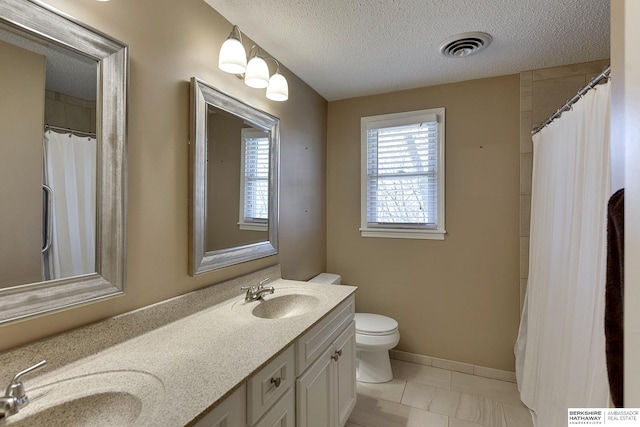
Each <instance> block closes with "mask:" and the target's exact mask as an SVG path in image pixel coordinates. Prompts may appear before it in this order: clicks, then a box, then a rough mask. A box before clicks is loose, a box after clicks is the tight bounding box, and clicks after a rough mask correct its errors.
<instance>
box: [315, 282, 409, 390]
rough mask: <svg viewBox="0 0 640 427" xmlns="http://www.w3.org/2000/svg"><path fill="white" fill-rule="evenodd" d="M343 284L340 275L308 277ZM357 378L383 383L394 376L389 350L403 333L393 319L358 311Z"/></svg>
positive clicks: (356, 316) (367, 381)
mask: <svg viewBox="0 0 640 427" xmlns="http://www.w3.org/2000/svg"><path fill="white" fill-rule="evenodd" d="M309 282H314V283H324V284H332V285H340V284H341V283H342V277H341V276H339V275H338V274H331V273H321V274H319V275H317V276H316V277H314V278H313V279H311V280H309ZM355 321H356V362H357V363H356V379H357V380H358V381H360V382H366V383H384V382H387V381H391V380H392V379H393V373H392V372H391V362H390V361H389V350H391V349H392V348H394V347H395V346H396V345H398V341H400V332H399V331H398V322H397V321H395V320H394V319H392V318H390V317H387V316H383V315H381V314H373V313H356V314H355Z"/></svg>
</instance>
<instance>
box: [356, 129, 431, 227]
mask: <svg viewBox="0 0 640 427" xmlns="http://www.w3.org/2000/svg"><path fill="white" fill-rule="evenodd" d="M437 130H438V123H437V122H428V123H416V124H411V125H404V126H396V127H388V128H379V129H368V130H367V182H368V185H367V222H368V224H369V225H370V226H375V225H379V224H384V225H386V226H388V225H402V224H406V225H411V226H425V227H427V228H436V224H437V215H438V199H437V185H436V184H437V181H436V178H437V167H438V164H437V155H438V154H437V151H438V150H437V148H438V145H437Z"/></svg>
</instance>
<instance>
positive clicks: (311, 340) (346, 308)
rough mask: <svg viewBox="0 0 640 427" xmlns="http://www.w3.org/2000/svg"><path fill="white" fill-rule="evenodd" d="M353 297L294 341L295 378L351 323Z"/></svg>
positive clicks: (353, 306) (353, 309)
mask: <svg viewBox="0 0 640 427" xmlns="http://www.w3.org/2000/svg"><path fill="white" fill-rule="evenodd" d="M354 313H355V297H354V296H353V295H351V296H350V297H349V298H347V299H346V300H344V301H343V302H341V303H340V305H338V306H337V307H336V308H335V309H334V310H333V311H332V312H331V313H329V314H328V315H327V316H326V317H325V318H324V319H322V320H321V321H320V322H319V323H318V324H317V325H315V326H314V327H312V328H311V329H310V330H309V331H307V332H306V333H305V334H304V335H302V336H301V337H300V339H298V341H296V344H295V347H296V376H300V374H302V373H303V372H304V371H305V370H306V369H307V368H308V367H309V365H311V364H312V363H313V361H314V360H316V359H317V358H318V356H320V355H321V354H322V352H323V351H324V350H325V349H326V348H327V346H329V345H331V343H332V342H333V340H335V339H336V338H337V337H338V335H340V333H341V332H342V331H343V330H344V329H345V328H346V327H347V326H348V325H349V324H350V323H351V321H352V320H353V317H354Z"/></svg>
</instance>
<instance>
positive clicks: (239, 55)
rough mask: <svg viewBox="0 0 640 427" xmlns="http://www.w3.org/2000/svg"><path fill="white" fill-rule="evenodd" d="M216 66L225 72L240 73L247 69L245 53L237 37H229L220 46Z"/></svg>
mask: <svg viewBox="0 0 640 427" xmlns="http://www.w3.org/2000/svg"><path fill="white" fill-rule="evenodd" d="M218 68H220V69H221V70H222V71H224V72H226V73H231V74H242V73H244V72H245V71H246V69H247V53H246V52H245V50H244V46H242V43H240V41H239V40H238V39H234V38H232V37H229V38H228V39H227V40H225V42H224V43H222V47H220V56H218Z"/></svg>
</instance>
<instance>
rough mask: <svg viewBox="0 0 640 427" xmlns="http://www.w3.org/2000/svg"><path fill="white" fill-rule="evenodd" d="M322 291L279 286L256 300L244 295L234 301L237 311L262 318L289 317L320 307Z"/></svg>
mask: <svg viewBox="0 0 640 427" xmlns="http://www.w3.org/2000/svg"><path fill="white" fill-rule="evenodd" d="M323 297H324V296H323V295H322V293H321V292H319V291H316V290H312V289H307V288H278V287H276V290H275V293H273V294H266V295H264V296H263V298H261V299H258V300H254V301H245V300H244V297H243V298H242V299H240V300H238V301H236V302H234V303H233V305H232V309H233V310H234V311H236V312H239V313H242V314H244V315H249V316H252V317H258V318H261V319H288V318H291V317H297V316H303V315H305V314H308V313H311V312H313V311H314V310H317V309H318V308H320V302H321V301H322V299H323Z"/></svg>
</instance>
